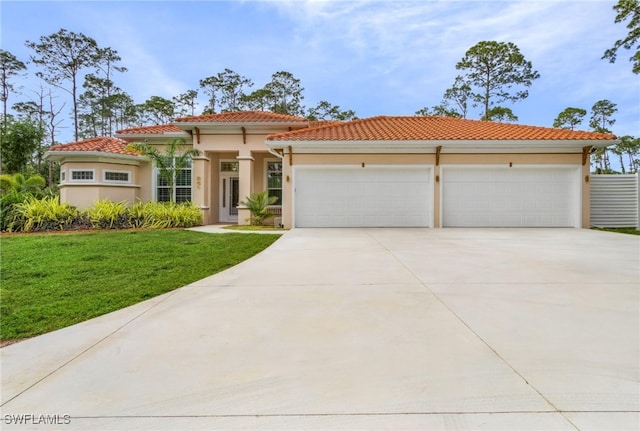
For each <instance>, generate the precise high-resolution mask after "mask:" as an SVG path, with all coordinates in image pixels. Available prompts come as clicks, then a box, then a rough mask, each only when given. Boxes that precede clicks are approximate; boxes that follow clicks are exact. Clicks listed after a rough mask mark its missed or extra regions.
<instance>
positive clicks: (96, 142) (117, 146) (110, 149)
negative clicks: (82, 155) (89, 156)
mask: <svg viewBox="0 0 640 431" xmlns="http://www.w3.org/2000/svg"><path fill="white" fill-rule="evenodd" d="M127 145H128V143H127V142H125V141H123V140H122V139H117V138H108V137H107V138H91V139H85V140H84V141H78V142H71V143H69V144H62V145H52V146H51V148H49V151H50V152H53V151H95V152H100V153H111V154H127V155H132V156H135V155H138V154H139V153H138V152H136V151H135V150H126V149H125V148H126V147H127Z"/></svg>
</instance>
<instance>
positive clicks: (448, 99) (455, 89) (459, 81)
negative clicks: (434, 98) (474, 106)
mask: <svg viewBox="0 0 640 431" xmlns="http://www.w3.org/2000/svg"><path fill="white" fill-rule="evenodd" d="M470 99H471V100H473V92H472V91H471V86H470V85H469V84H468V83H466V82H465V80H464V78H463V77H462V76H460V75H458V76H456V79H455V81H454V82H453V85H452V86H451V88H448V89H447V90H446V91H445V92H444V96H443V97H442V103H441V104H440V106H443V107H444V108H445V112H449V114H453V113H454V112H455V113H457V115H447V116H448V117H461V118H467V112H468V110H469V100H470ZM451 103H453V104H454V105H455V106H456V107H457V109H456V108H453V109H451V108H449V105H450V104H451Z"/></svg>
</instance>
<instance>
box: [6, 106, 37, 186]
mask: <svg viewBox="0 0 640 431" xmlns="http://www.w3.org/2000/svg"><path fill="white" fill-rule="evenodd" d="M42 132H43V129H42V127H41V125H39V124H37V123H35V122H32V121H31V120H28V119H25V120H15V119H13V118H8V119H7V127H6V128H5V129H4V130H3V134H2V147H0V152H1V153H2V163H3V164H4V170H5V171H7V172H9V173H12V174H13V173H18V172H22V173H24V172H25V171H26V168H27V165H29V163H31V161H32V160H33V155H34V153H35V151H36V150H37V149H38V147H39V146H40V143H41V142H42Z"/></svg>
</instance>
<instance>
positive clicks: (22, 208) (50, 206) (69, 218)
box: [11, 196, 80, 232]
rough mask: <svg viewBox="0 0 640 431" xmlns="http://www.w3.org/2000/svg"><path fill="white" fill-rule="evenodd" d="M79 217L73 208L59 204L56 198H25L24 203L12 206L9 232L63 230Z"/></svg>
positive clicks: (66, 204)
mask: <svg viewBox="0 0 640 431" xmlns="http://www.w3.org/2000/svg"><path fill="white" fill-rule="evenodd" d="M79 216H80V213H79V212H78V210H77V209H76V208H75V207H72V206H71V205H69V204H68V203H60V199H59V198H58V197H57V196H48V197H44V198H42V199H38V198H35V197H33V196H30V197H27V199H25V201H24V202H19V203H17V204H15V205H14V211H13V219H12V220H11V230H21V231H23V232H38V231H45V230H63V229H65V228H67V227H68V226H71V225H72V224H73V223H74V221H76V220H77V219H78V218H79Z"/></svg>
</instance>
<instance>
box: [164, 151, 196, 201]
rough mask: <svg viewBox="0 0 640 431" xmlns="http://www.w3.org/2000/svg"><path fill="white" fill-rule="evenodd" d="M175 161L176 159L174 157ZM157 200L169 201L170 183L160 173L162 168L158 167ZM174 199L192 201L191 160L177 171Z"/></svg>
mask: <svg viewBox="0 0 640 431" xmlns="http://www.w3.org/2000/svg"><path fill="white" fill-rule="evenodd" d="M174 163H175V159H174ZM155 171H156V200H157V201H158V202H169V200H170V193H169V191H170V190H169V183H168V181H167V180H166V179H165V178H164V177H163V176H162V175H160V169H158V168H157V167H156V169H155ZM173 197H174V201H175V202H177V203H180V202H189V201H191V160H189V161H188V164H187V166H186V167H184V168H183V169H179V170H178V171H176V173H175V181H174V184H173Z"/></svg>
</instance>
